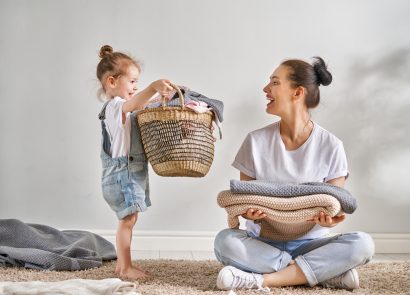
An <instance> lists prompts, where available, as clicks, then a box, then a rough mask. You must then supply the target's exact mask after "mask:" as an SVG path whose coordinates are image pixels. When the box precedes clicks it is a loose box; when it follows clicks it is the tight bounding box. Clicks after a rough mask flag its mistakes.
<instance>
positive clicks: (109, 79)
mask: <svg viewBox="0 0 410 295" xmlns="http://www.w3.org/2000/svg"><path fill="white" fill-rule="evenodd" d="M116 83H117V79H115V78H114V77H113V76H108V77H107V87H110V88H114V87H115V85H116Z"/></svg>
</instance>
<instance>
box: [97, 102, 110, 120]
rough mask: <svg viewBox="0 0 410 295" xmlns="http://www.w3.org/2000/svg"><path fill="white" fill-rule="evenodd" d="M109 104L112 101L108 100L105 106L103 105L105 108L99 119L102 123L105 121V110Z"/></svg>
mask: <svg viewBox="0 0 410 295" xmlns="http://www.w3.org/2000/svg"><path fill="white" fill-rule="evenodd" d="M109 102H110V101H109V100H107V101H106V102H105V103H104V105H103V107H102V109H101V111H100V113H99V114H98V119H100V120H101V121H102V120H105V109H106V108H107V105H108V103H109Z"/></svg>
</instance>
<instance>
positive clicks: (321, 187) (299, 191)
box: [231, 179, 357, 214]
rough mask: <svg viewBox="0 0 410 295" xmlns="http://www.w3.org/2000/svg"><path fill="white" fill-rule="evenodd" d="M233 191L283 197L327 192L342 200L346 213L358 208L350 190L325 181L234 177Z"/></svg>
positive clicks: (232, 182)
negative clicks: (292, 182) (292, 181)
mask: <svg viewBox="0 0 410 295" xmlns="http://www.w3.org/2000/svg"><path fill="white" fill-rule="evenodd" d="M231 192H233V193H239V194H253V195H262V196H270V197H283V198H289V197H295V196H305V195H313V194H327V195H331V196H333V197H335V198H336V199H337V200H338V201H339V202H340V205H341V206H342V210H343V212H345V213H348V214H352V213H353V212H354V211H355V210H356V208H357V202H356V198H355V197H353V196H352V195H351V194H350V192H349V191H347V190H346V189H344V188H341V187H338V186H335V185H331V184H328V183H323V182H305V183H301V184H290V183H276V182H271V181H262V180H251V181H241V180H234V179H232V180H231Z"/></svg>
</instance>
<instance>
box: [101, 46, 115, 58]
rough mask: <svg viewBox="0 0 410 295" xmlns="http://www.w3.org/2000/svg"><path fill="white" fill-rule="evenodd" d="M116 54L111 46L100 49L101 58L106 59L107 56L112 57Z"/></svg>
mask: <svg viewBox="0 0 410 295" xmlns="http://www.w3.org/2000/svg"><path fill="white" fill-rule="evenodd" d="M113 52H114V50H113V49H112V47H111V46H110V45H104V46H102V47H101V49H100V54H99V56H100V58H104V57H106V56H107V55H111V54H112V53H113Z"/></svg>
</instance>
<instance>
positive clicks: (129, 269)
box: [115, 213, 147, 279]
mask: <svg viewBox="0 0 410 295" xmlns="http://www.w3.org/2000/svg"><path fill="white" fill-rule="evenodd" d="M137 219H138V213H134V214H131V215H128V216H126V217H125V218H124V219H121V220H120V221H119V223H118V229H117V235H116V245H117V256H118V259H117V265H116V268H115V273H116V274H118V275H119V276H120V277H124V278H130V279H145V278H147V274H146V273H145V272H144V271H142V270H141V269H139V268H137V267H135V266H133V265H132V261H131V239H132V229H133V227H134V225H135V223H136V222H137Z"/></svg>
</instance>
